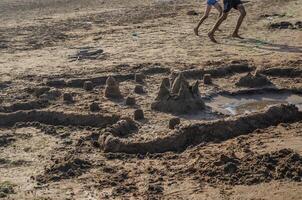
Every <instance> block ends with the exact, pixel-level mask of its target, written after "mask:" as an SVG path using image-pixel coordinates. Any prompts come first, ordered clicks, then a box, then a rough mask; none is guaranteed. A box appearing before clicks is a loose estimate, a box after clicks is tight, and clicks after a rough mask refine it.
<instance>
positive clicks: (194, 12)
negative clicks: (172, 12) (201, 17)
mask: <svg viewBox="0 0 302 200" xmlns="http://www.w3.org/2000/svg"><path fill="white" fill-rule="evenodd" d="M187 15H191V16H196V15H198V12H196V11H195V10H189V11H188V12H187Z"/></svg>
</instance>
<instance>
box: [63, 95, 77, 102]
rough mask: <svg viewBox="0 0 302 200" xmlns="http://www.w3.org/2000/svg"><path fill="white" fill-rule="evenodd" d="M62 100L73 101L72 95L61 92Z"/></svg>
mask: <svg viewBox="0 0 302 200" xmlns="http://www.w3.org/2000/svg"><path fill="white" fill-rule="evenodd" d="M63 101H64V102H66V103H72V102H74V99H73V96H72V94H70V93H64V94H63Z"/></svg>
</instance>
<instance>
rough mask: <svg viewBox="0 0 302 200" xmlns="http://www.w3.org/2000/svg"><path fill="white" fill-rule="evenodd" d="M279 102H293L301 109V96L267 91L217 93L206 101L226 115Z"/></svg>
mask: <svg viewBox="0 0 302 200" xmlns="http://www.w3.org/2000/svg"><path fill="white" fill-rule="evenodd" d="M281 103H291V104H295V105H296V106H297V107H298V108H299V110H302V96H300V95H296V94H290V93H285V94H284V93H282V94H277V93H268V94H252V95H236V96H229V95H219V96H217V97H214V98H213V99H212V100H211V101H209V102H208V103H207V105H208V106H210V107H212V108H213V109H214V110H216V111H218V112H221V113H223V114H227V115H237V114H245V113H252V112H255V111H258V110H261V109H264V108H265V107H267V106H272V105H276V104H281Z"/></svg>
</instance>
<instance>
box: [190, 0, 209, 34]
mask: <svg viewBox="0 0 302 200" xmlns="http://www.w3.org/2000/svg"><path fill="white" fill-rule="evenodd" d="M211 9H212V6H211V5H209V4H207V7H206V10H205V12H204V15H203V16H202V18H201V19H200V20H199V22H198V24H197V26H196V27H195V28H194V33H195V35H197V36H198V29H199V27H200V25H201V24H202V22H203V21H204V20H205V19H207V18H208V17H209V13H210V11H211Z"/></svg>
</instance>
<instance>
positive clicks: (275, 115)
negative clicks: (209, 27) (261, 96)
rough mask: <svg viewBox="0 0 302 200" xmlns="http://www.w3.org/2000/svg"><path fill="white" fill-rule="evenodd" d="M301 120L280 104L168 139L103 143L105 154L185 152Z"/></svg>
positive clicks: (190, 127)
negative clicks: (106, 152) (200, 145)
mask: <svg viewBox="0 0 302 200" xmlns="http://www.w3.org/2000/svg"><path fill="white" fill-rule="evenodd" d="M301 119H302V113H301V112H299V110H298V108H297V107H296V106H294V105H278V106H273V107H270V108H268V109H267V110H264V111H260V112H258V113H253V114H250V115H241V116H237V117H229V118H227V119H222V120H216V121H211V122H203V123H196V124H189V125H187V126H182V127H181V128H179V129H177V130H175V131H173V132H171V134H169V135H168V136H166V137H163V138H155V139H154V140H150V141H144V142H130V141H127V140H121V139H119V138H114V137H111V138H110V139H108V140H107V139H106V142H105V143H103V144H100V146H102V147H103V149H104V150H105V151H109V152H124V153H131V154H133V153H135V154H136V153H140V154H146V153H163V152H167V151H183V150H185V149H186V148H187V147H188V146H192V145H198V144H200V143H208V142H219V141H225V140H228V139H231V138H234V137H237V136H240V135H244V134H248V133H251V132H253V131H254V130H256V129H263V128H267V127H269V126H274V125H278V124H279V123H287V122H296V121H299V120H301Z"/></svg>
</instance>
